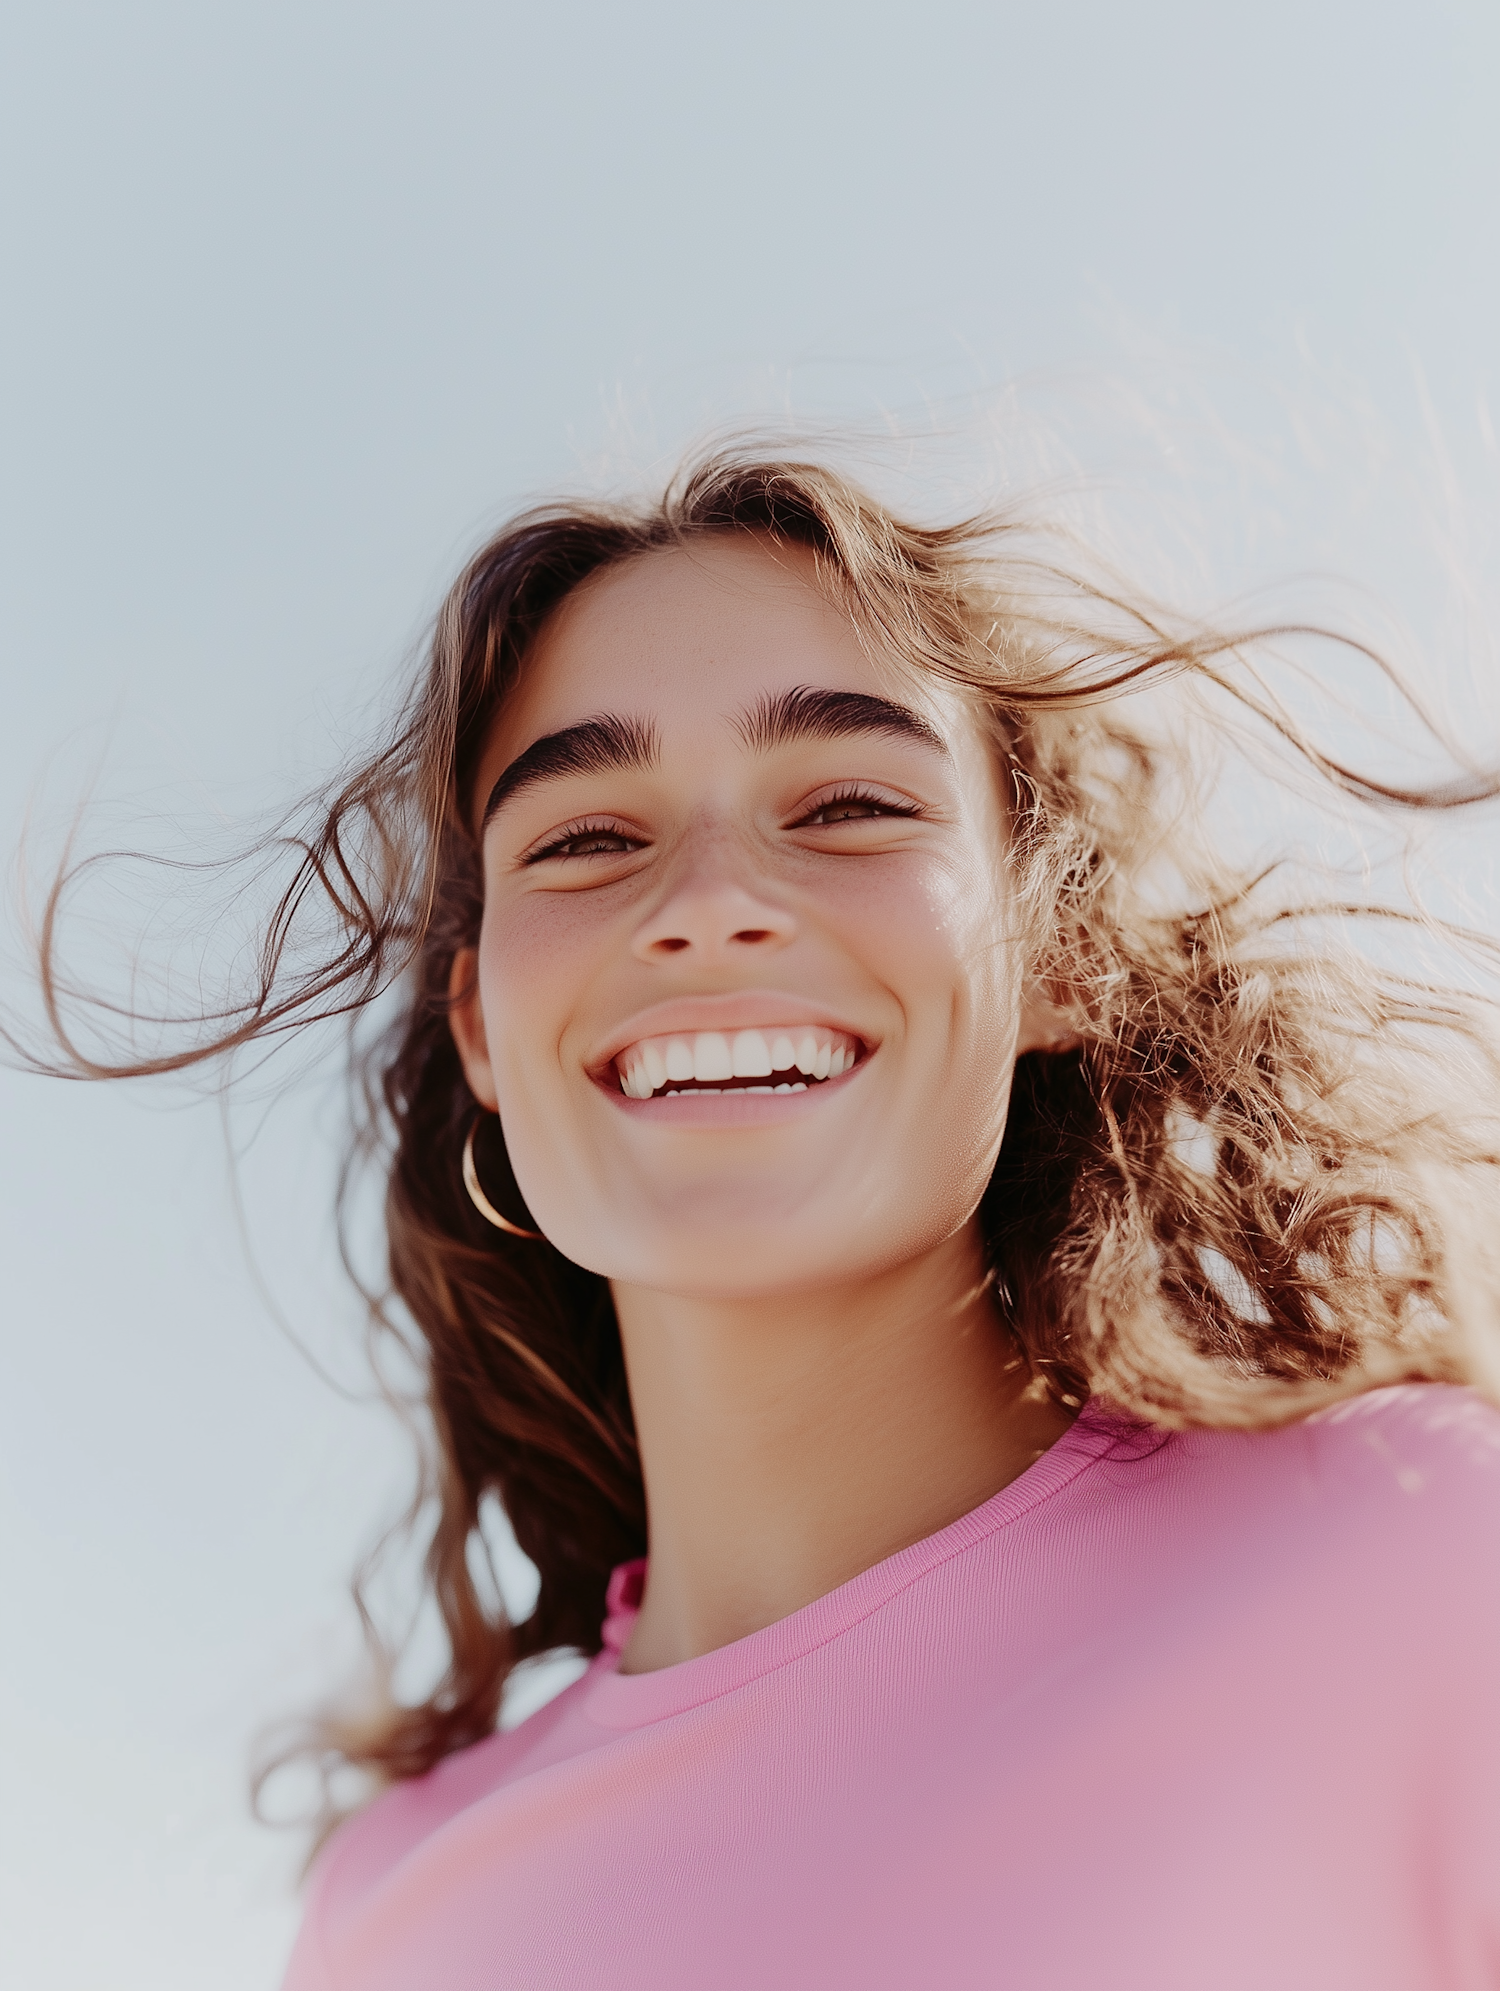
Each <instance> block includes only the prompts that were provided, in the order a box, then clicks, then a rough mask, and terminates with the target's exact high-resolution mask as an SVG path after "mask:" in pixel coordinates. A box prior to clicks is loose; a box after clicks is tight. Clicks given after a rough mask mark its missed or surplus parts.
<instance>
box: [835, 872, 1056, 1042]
mask: <svg viewBox="0 0 1500 1991" xmlns="http://www.w3.org/2000/svg"><path fill="white" fill-rule="evenodd" d="M1001 882H1002V881H1001V878H1000V876H999V874H998V869H996V870H990V869H987V868H986V867H984V866H983V865H982V864H981V863H979V862H978V861H977V860H976V859H974V858H973V857H972V855H971V854H969V853H956V854H953V855H951V856H944V857H937V858H934V857H923V858H921V859H914V860H911V861H905V860H902V861H898V862H896V863H894V864H890V863H887V864H882V865H879V866H872V867H870V868H869V869H868V870H866V869H864V868H863V867H856V866H851V868H850V875H849V876H848V877H847V878H841V879H840V881H839V890H838V893H837V895H836V896H834V897H833V898H831V900H830V924H831V925H833V926H834V927H835V928H836V930H837V931H838V932H839V933H840V934H841V935H842V936H843V937H844V938H845V939H846V941H847V943H848V944H849V945H850V947H851V950H852V951H857V952H858V953H859V954H860V955H862V956H863V958H864V959H865V960H866V961H867V962H868V963H869V964H870V966H871V968H872V969H873V970H874V971H875V973H876V974H877V976H878V977H879V978H880V979H881V980H882V981H883V982H885V984H886V985H887V986H888V987H889V988H890V990H891V991H892V993H893V994H894V995H895V996H896V997H897V999H898V1001H899V1002H900V1004H901V1007H902V1009H903V1011H905V1013H906V1015H907V1017H908V1020H909V1021H910V1022H911V1023H913V1024H914V1025H917V1024H922V1023H927V1024H929V1025H932V1026H944V1025H947V1026H951V1025H954V1024H958V1023H959V1022H960V1020H961V1019H962V1020H966V1021H967V1023H968V1025H969V1026H970V1027H971V1028H978V1029H980V1030H982V1031H983V1032H984V1033H985V1034H989V1031H990V1029H991V1028H992V1027H993V1026H994V1025H995V1024H999V1025H1000V1026H1001V1027H1002V1028H1003V1027H1004V1026H1005V1025H1006V1021H1007V1019H1008V1017H1009V1015H1010V1013H1011V1012H1012V1011H1013V1010H1014V1008H1015V1005H1016V1000H1017V993H1018V988H1019V980H1020V977H1019V972H1018V960H1017V956H1018V950H1017V949H1016V948H1015V947H1014V946H1012V945H1010V944H1008V938H1007V927H1008V910H1009V909H1008V904H1007V901H1006V899H1005V897H1004V895H1003V892H1002V889H1001Z"/></svg>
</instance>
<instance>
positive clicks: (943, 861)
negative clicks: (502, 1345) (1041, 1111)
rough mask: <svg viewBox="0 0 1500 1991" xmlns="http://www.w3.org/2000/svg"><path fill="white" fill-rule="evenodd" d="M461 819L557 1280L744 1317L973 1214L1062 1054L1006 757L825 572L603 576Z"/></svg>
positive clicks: (486, 1056)
mask: <svg viewBox="0 0 1500 1991" xmlns="http://www.w3.org/2000/svg"><path fill="white" fill-rule="evenodd" d="M475 809H476V815H477V816H478V817H480V818H482V823H483V828H482V836H483V851H484V877H485V903H484V922H483V928H482V932H481V936H480V942H479V949H478V964H477V965H478V973H477V991H476V995H475V998H474V999H472V1000H470V1001H469V1002H468V1003H466V1004H465V1005H463V1006H462V1007H461V1008H460V1010H459V1011H458V1013H457V1014H456V1016H455V1022H454V1030H455V1035H456V1037H457V1038H458V1041H459V1046H460V1050H461V1051H462V1053H463V1057H464V1064H465V1069H466V1072H467V1074H468V1078H469V1082H470V1084H471V1086H472V1087H473V1090H474V1092H475V1094H476V1096H477V1097H478V1098H479V1099H480V1100H481V1101H482V1102H483V1103H484V1104H485V1105H487V1106H489V1107H492V1108H497V1109H498V1111H499V1113H500V1117H501V1121H502V1124H503V1126H504V1130H505V1138H506V1142H507V1145H508V1147H509V1151H510V1155H511V1160H512V1163H513V1165H514V1168H515V1173H516V1178H517V1181H518V1183H519V1184H520V1187H521V1191H522V1193H523V1194H524V1196H525V1198H526V1202H527V1204H528V1206H529V1207H530V1209H531V1211H532V1214H533V1216H534V1217H535V1219H536V1221H537V1223H538V1224H539V1225H540V1227H541V1228H542V1230H543V1231H544V1232H545V1233H546V1235H547V1236H548V1237H549V1238H550V1239H551V1240H552V1241H553V1242H554V1243H555V1244H556V1245H557V1246H558V1248H559V1249H560V1250H561V1251H563V1252H564V1253H565V1254H566V1255H567V1256H568V1257H569V1258H572V1259H574V1260H575V1261H577V1263H579V1264H580V1265H584V1266H587V1267H589V1268H590V1269H591V1270H593V1271H596V1272H600V1273H603V1274H605V1275H607V1276H608V1277H610V1278H612V1279H615V1280H621V1281H625V1282H628V1283H630V1284H634V1285H640V1286H646V1287H651V1288H655V1289H658V1290H662V1291H671V1292H679V1293H684V1294H687V1293H692V1294H698V1295H702V1296H705V1297H707V1296H721V1297H725V1298H728V1297H731V1296H746V1297H748V1296H751V1295H757V1294H759V1295H765V1294H770V1293H774V1292H775V1291H777V1290H778V1289H780V1290H786V1289H790V1288H794V1287H799V1286H801V1287H805V1286H807V1285H809V1284H814V1285H816V1284H822V1283H827V1282H833V1281H839V1280H844V1279H847V1278H850V1277H860V1276H864V1275H870V1274H874V1273H879V1272H881V1271H885V1270H888V1269H890V1268H891V1267H892V1266H893V1265H895V1264H896V1263H898V1262H900V1261H903V1260H905V1259H908V1258H911V1257H914V1256H916V1255H917V1254H919V1253H921V1252H923V1251H924V1250H927V1249H929V1248H931V1247H933V1246H935V1245H937V1244H940V1243H941V1242H943V1241H944V1240H945V1239H947V1238H949V1237H951V1236H952V1235H953V1233H954V1232H955V1231H957V1230H958V1229H959V1228H960V1227H962V1226H963V1224H964V1223H965V1222H966V1220H968V1219H969V1218H970V1216H971V1215H972V1212H973V1211H974V1208H975V1206H976V1204H977V1202H978V1200H979V1197H980V1194H981V1192H982V1191H983V1188H984V1185H985V1182H986V1180H987V1178H988V1175H989V1172H990V1169H991V1166H992V1164H993V1162H994V1158H995V1155H996V1152H997V1150H998V1147H999V1144H1000V1136H1001V1132H1002V1129H1003V1127H1004V1122H1005V1113H1006V1105H1007V1099H1008V1095H1009V1089H1010V1079H1011V1073H1012V1069H1013V1067H1014V1063H1015V1059H1016V1055H1017V1050H1018V1048H1022V1047H1024V1043H1029V1042H1033V1041H1038V1040H1039V1039H1040V1038H1041V1037H1044V1036H1045V1035H1046V1034H1047V1019H1046V1016H1045V1013H1044V1012H1043V1011H1042V1010H1041V1009H1040V1008H1038V1007H1037V1006H1034V1005H1032V1006H1027V1005H1026V1004H1025V1000H1024V991H1023V987H1022V961H1021V958H1020V952H1019V947H1018V944H1017V941H1016V940H1015V939H1014V938H1013V931H1014V926H1015V922H1014V920H1013V918H1012V913H1011V901H1010V880H1009V876H1008V867H1007V865H1006V863H1005V861H1004V856H1003V853H1004V851H1005V836H1006V831H1005V818H1004V810H1003V806H1002V803H1001V799H1000V794H999V788H998V784H997V776H996V770H995V766H994V761H993V753H992V751H991V749H990V748H989V747H988V746H987V744H986V742H985V740H984V738H983V736H982V734H981V732H980V730H979V728H978V726H977V725H976V723H975V721H974V719H973V717H972V716H971V713H970V710H969V709H968V707H967V706H966V705H965V703H964V701H963V699H962V696H961V695H960V694H959V693H957V692H955V691H952V690H949V689H948V688H946V687H941V686H938V685H935V684H931V683H927V682H925V681H922V682H919V681H918V680H916V679H915V678H914V676H913V675H912V674H911V673H910V672H903V671H901V670H899V669H898V668H897V667H895V666H894V665H892V664H885V665H880V664H877V663H876V662H875V661H873V660H872V658H871V657H870V656H869V655H867V654H866V651H865V650H864V648H862V647H861V643H860V640H859V638H858V637H857V635H856V632H855V630H854V627H853V626H852V624H851V622H850V620H849V618H848V616H847V614H846V613H844V612H842V611H841V610H840V609H839V608H837V607H836V606H835V605H834V604H833V602H832V601H831V600H830V598H829V597H828V596H827V595H825V594H824V593H823V592H821V591H820V589H819V587H818V585H817V584H816V580H815V576H814V568H813V562H812V559H811V557H810V556H809V555H808V554H806V553H805V552H803V551H801V550H800V549H795V548H785V547H781V548H775V547H772V546H771V545H770V544H769V543H768V542H764V541H762V540H760V539H757V538H753V537H750V536H748V535H732V534H728V533H726V534H725V535H723V536H722V537H715V538H709V539H704V540H698V541H695V542H694V543H692V544H691V545H690V546H688V547H685V548H681V549H671V550H668V551H662V552H656V553H651V554H648V555H645V556H643V557H641V558H638V559H636V560H635V561H633V562H631V563H629V564H627V565H625V566H623V567H617V568H613V569H611V570H608V571H606V572H604V573H603V574H601V575H598V576H595V577H594V578H593V579H592V580H590V581H588V582H587V583H585V584H584V585H583V586H582V587H580V588H579V589H578V590H577V591H576V592H575V593H573V594H572V595H571V596H569V597H568V599H567V600H566V601H565V602H564V603H563V604H562V606H561V607H560V608H559V609H558V610H557V611H556V612H555V613H554V614H553V616H552V617H551V619H550V621H549V622H548V624H547V625H546V627H545V628H544V630H543V632H542V634H541V636H540V637H539V639H538V640H537V642H536V643H535V645H534V647H533V649H532V650H531V652H530V654H529V656H528V658H527V661H526V665H525V667H524V669H523V672H522V675H521V678H520V681H519V683H518V685H517V687H516V689H515V692H514V694H513V695H512V696H511V698H510V699H509V700H508V702H507V703H506V705H505V707H504V709H503V710H502V712H501V713H500V714H499V715H498V717H497V719H496V721H495V724H494V728H493V732H492V735H491V737H490V738H489V740H488V741H487V743H486V746H485V750H484V754H483V757H482V760H481V763H480V768H479V778H478V783H477V786H476V799H475ZM473 969H474V961H473V957H472V955H470V956H468V957H466V958H461V960H460V962H459V963H458V964H456V967H455V986H456V987H457V986H462V985H472V984H473V983H474V975H473ZM1023 1009H1024V1011H1025V1014H1024V1017H1023ZM1023 1028H1024V1032H1025V1035H1024V1039H1023V1036H1022V1032H1023Z"/></svg>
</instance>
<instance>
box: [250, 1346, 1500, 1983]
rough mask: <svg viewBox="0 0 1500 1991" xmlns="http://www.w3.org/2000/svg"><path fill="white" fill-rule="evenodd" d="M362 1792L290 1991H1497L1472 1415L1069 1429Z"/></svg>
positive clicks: (1498, 1745)
mask: <svg viewBox="0 0 1500 1991" xmlns="http://www.w3.org/2000/svg"><path fill="white" fill-rule="evenodd" d="M639 1575H640V1572H639V1566H635V1567H634V1568H632V1569H628V1570H625V1571H621V1572H619V1573H617V1576H616V1579H615V1582H614V1585H613V1587H612V1592H611V1614H610V1617H609V1621H608V1624H607V1626H606V1631H605V1648H604V1651H603V1652H602V1653H601V1654H600V1656H599V1657H598V1659H597V1660H596V1661H595V1662H594V1663H593V1665H592V1666H591V1668H590V1669H589V1671H588V1672H587V1673H586V1674H585V1675H584V1676H583V1678H582V1679H580V1680H578V1681H577V1682H575V1683H574V1684H573V1685H572V1686H571V1687H569V1688H568V1689H567V1690H566V1691H565V1692H564V1693H563V1694H562V1695H561V1696H560V1697H559V1698H558V1699H556V1700H555V1701H553V1702H552V1703H551V1704H550V1705H548V1706H547V1707H545V1708H543V1709H542V1710H541V1711H540V1712H539V1713H538V1714H535V1715H533V1716H532V1718H531V1719H530V1720H529V1721H527V1722H525V1723H523V1724H522V1725H521V1726H520V1727H519V1728H517V1729H515V1730H514V1731H512V1732H511V1733H508V1734H503V1735H496V1736H494V1737H493V1738H491V1739H489V1740H487V1741H485V1742H481V1743H478V1744H476V1745H475V1746H474V1747H473V1748H471V1749H468V1750H465V1751H464V1752H463V1753H462V1754H460V1755H457V1756H453V1757H450V1758H449V1759H448V1760H447V1761H445V1762H443V1763H440V1764H439V1765H438V1766H437V1768H436V1769H434V1770H433V1771H432V1772H431V1773H430V1774H429V1775H427V1776H425V1777H423V1778H420V1779H419V1780H417V1781H416V1782H413V1783H408V1784H403V1785H400V1786H398V1787H397V1788H396V1789H394V1790H392V1791H390V1792H388V1793H386V1794H385V1795H384V1796H383V1797H381V1798H380V1799H379V1800H378V1801H377V1802H376V1803H375V1804H374V1805H373V1806H372V1807H371V1808H370V1809H369V1810H367V1811H366V1812H364V1813H363V1814H362V1815H360V1816H359V1817H357V1818H355V1819H354V1820H352V1821H351V1822H350V1823H349V1824H348V1825H346V1826H345V1827H344V1828H343V1829H342V1830H341V1831H340V1832H339V1834H338V1835H337V1837H336V1838H335V1839H334V1840H333V1841H332V1843H331V1844H330V1846H329V1847H328V1848H327V1850H326V1851H325V1853H324V1855H323V1856H322V1858H321V1859H320V1862H319V1864H318V1867H317V1869H316V1872H315V1878H314V1882H313V1885H312V1890H311V1898H310V1901H309V1905H308V1910H307V1917H306V1922H305V1924H304V1927H303V1931H302V1934H301V1937H300V1938H299V1940H298V1943H297V1946H296V1949H295V1952H294V1954H293V1958H292V1963H291V1967H290V1973H289V1975H288V1977H287V1980H286V1986H287V1991H583V1987H585V1986H586V1987H588V1991H603V1987H608V1991H688V1987H692V1991H741V1987H744V1991H749V1987H752V1986H753V1987H755V1991H772V1987H775V1991H784V1987H797V1988H798V1991H800V1987H807V1991H843V1987H851V1988H852V1987H855V1986H857V1987H859V1991H885V1987H890V1991H895V1988H896V1987H900V1991H913V1987H922V1991H926V1987H929V1986H931V1987H934V1991H969V1988H970V1987H980V1986H984V1987H987V1991H988V1987H995V1991H999V1988H1000V1987H1004V1991H1102V1987H1106V1986H1107V1987H1109V1991H1136V1987H1140V1991H1145V1987H1147V1986H1149V1987H1151V1991H1304V1987H1305V1991H1396V1987H1400V1991H1470V1987H1480V1986H1484V1987H1487V1988H1488V1991H1493V1987H1496V1986H1500V1414H1497V1413H1496V1412H1495V1411H1494V1410H1492V1409H1490V1408H1489V1407H1487V1406H1486V1405H1484V1404H1483V1403H1481V1402H1479V1401H1477V1400H1476V1399H1474V1398H1473V1397H1471V1396H1469V1395H1468V1394H1467V1393H1466V1392H1464V1391H1460V1390H1450V1389H1442V1388H1436V1387H1430V1386H1429V1387H1413V1388H1405V1389H1397V1390H1384V1391H1379V1392H1376V1393H1374V1394H1372V1395H1369V1396H1365V1397H1362V1398H1358V1399H1356V1400H1355V1401H1353V1402H1350V1403H1348V1404H1345V1405H1342V1406H1340V1407H1339V1408H1338V1409H1337V1410H1335V1411H1333V1412H1331V1413H1325V1414H1323V1415H1321V1416H1319V1417H1317V1418H1314V1419H1312V1420H1310V1421H1308V1422H1306V1423H1302V1424H1298V1425H1293V1426H1290V1427H1288V1428H1286V1429H1283V1430H1279V1431H1269V1432H1255V1433H1237V1432H1226V1431H1190V1432H1180V1433H1175V1434H1170V1435H1169V1434H1165V1433H1163V1432H1160V1431H1155V1430H1148V1429H1144V1428H1142V1427H1141V1426H1139V1425H1133V1424H1130V1423H1127V1422H1125V1421H1123V1420H1120V1419H1118V1418H1115V1417H1112V1416H1111V1415H1109V1414H1108V1413H1107V1412H1105V1411H1104V1410H1102V1409H1101V1408H1100V1407H1099V1406H1097V1405H1091V1406H1090V1407H1089V1408H1087V1409H1086V1410H1085V1411H1084V1413H1083V1415H1082V1416H1081V1417H1080V1418H1079V1419H1078V1421H1077V1423H1076V1424H1075V1425H1074V1426H1073V1428H1072V1429H1071V1430H1070V1431H1069V1432H1068V1433H1067V1434H1066V1436H1064V1437H1063V1438H1061V1439H1060V1440H1059V1441H1058V1442H1057V1444H1055V1445H1054V1446H1053V1447H1052V1449H1051V1450H1050V1451H1049V1452H1048V1453H1046V1455H1045V1456H1044V1457H1043V1458H1041V1459H1040V1460H1038V1461H1037V1463H1036V1464H1035V1465H1034V1466H1032V1467H1031V1468H1030V1470H1029V1471H1028V1472H1026V1473H1024V1474H1023V1475H1022V1477H1021V1478H1020V1479H1018V1480H1016V1481H1015V1482H1014V1483H1013V1484H1012V1485H1010V1486H1008V1487H1006V1488H1005V1490H1004V1491H1003V1492H1001V1493H998V1494H996V1496H995V1497H994V1499H992V1500H989V1501H986V1503H985V1504H984V1506H982V1507H979V1508H977V1509H976V1510H975V1511H974V1512H973V1513H972V1514H968V1515H965V1516H964V1518H963V1519H962V1520H960V1521H955V1522H954V1523H953V1525H952V1526H951V1527H949V1528H944V1529H943V1530H942V1532H941V1533H940V1534H936V1535H933V1536H931V1537H930V1538H929V1539H928V1540H926V1541H922V1542H918V1543H917V1544H916V1545H915V1546H914V1547H912V1548H909V1549H904V1550H903V1551H902V1552H901V1553H900V1554H899V1555H895V1556H892V1557H891V1558H890V1559H889V1561H886V1562H882V1563H879V1564H878V1565H877V1566H876V1567H875V1568H873V1569H869V1570H866V1571H865V1573H864V1574H863V1575H862V1576H857V1577H856V1578H855V1579H854V1580H853V1582H851V1583H846V1584H844V1585H843V1587H842V1588H841V1589H838V1590H835V1591H833V1592H832V1593H831V1594H830V1595H829V1596H827V1597H824V1598H822V1599H820V1600H819V1601H818V1602H817V1603H815V1604H810V1605H808V1606H807V1608H806V1609H805V1610H801V1611H797V1612H795V1613H794V1614H793V1615H792V1616H791V1617H789V1618H785V1619H783V1620H782V1621H781V1622H780V1623H779V1624H774V1625H771V1626H768V1627H767V1629H766V1630H764V1631H760V1632H756V1633H755V1634H754V1635H753V1636H751V1637H749V1638H745V1639H741V1640H739V1641H738V1642H737V1643H735V1644H733V1645H730V1646H726V1647H724V1648H723V1649H722V1650H721V1651H718V1652H712V1653H709V1654H707V1655H706V1656H705V1657H703V1658H700V1659H692V1660H689V1661H687V1662H686V1663H685V1664H683V1665H680V1666H671V1667H667V1668H665V1669H663V1670H662V1671H660V1672H656V1673H646V1674H640V1675H632V1676H622V1675H621V1674H620V1673H619V1671H618V1656H619V1650H620V1646H621V1643H622V1641H623V1639H624V1637H625V1635H626V1632H627V1630H628V1628H629V1624H630V1620H631V1615H632V1608H633V1607H632V1598H633V1597H634V1596H635V1595H636V1594H638V1586H639Z"/></svg>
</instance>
